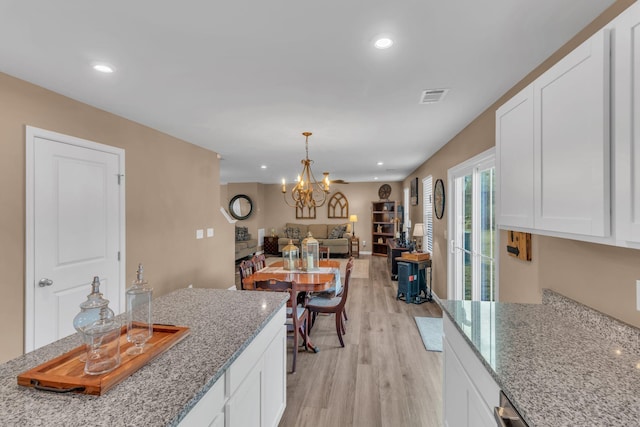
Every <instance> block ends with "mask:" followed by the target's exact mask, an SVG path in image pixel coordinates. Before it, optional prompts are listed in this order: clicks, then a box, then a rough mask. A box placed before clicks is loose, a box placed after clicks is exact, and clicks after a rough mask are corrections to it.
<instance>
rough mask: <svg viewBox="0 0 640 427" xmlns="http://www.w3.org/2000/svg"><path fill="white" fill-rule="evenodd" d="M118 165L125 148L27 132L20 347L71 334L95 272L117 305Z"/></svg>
mask: <svg viewBox="0 0 640 427" xmlns="http://www.w3.org/2000/svg"><path fill="white" fill-rule="evenodd" d="M123 169H124V150H121V149H117V148H114V147H109V146H105V145H102V144H97V143H93V142H90V141H85V140H79V139H77V138H73V137H68V136H65V135H60V134H55V133H52V132H48V131H43V130H41V129H35V128H28V129H27V244H26V247H27V272H26V275H25V276H26V296H27V298H26V307H25V314H26V319H25V350H26V351H30V350H33V349H36V348H38V347H41V346H43V345H45V344H48V343H50V342H52V341H55V340H57V339H59V338H62V337H64V336H67V335H69V334H71V333H73V332H75V330H74V328H73V318H74V316H75V315H76V314H77V313H78V312H79V304H80V303H81V302H82V301H84V300H85V299H86V296H87V295H88V294H89V292H90V284H91V281H92V278H93V276H99V277H100V282H101V287H100V290H101V292H102V293H103V294H104V296H105V298H107V299H108V300H109V301H110V304H109V306H110V307H111V308H112V309H113V311H114V312H115V313H120V312H121V311H122V310H123V308H124V304H123V298H124V273H123V272H124V265H121V263H120V261H119V260H120V259H123V260H124V251H123V248H124V197H123V196H124V189H123V186H121V185H120V182H121V181H122V180H121V177H122V172H123ZM122 264H124V261H123V262H122Z"/></svg>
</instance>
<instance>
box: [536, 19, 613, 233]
mask: <svg viewBox="0 0 640 427" xmlns="http://www.w3.org/2000/svg"><path fill="white" fill-rule="evenodd" d="M609 51H610V48H609V32H608V30H606V29H605V30H600V31H599V32H598V33H596V34H594V35H593V36H592V37H591V38H589V39H588V40H587V41H585V42H584V43H583V44H581V45H580V46H579V47H578V48H576V49H575V50H574V51H572V52H571V53H570V54H569V55H567V56H566V57H564V58H563V59H562V60H560V62H558V63H557V64H556V65H554V66H553V67H552V68H550V69H549V70H548V71H547V72H545V73H544V74H543V75H542V76H540V77H539V78H538V79H536V81H535V82H534V124H535V126H534V148H535V151H534V167H535V179H534V191H535V192H534V194H535V202H534V203H535V227H536V229H541V230H548V231H555V232H564V233H574V234H579V235H580V234H581V235H585V236H608V235H609V234H610V187H609V186H610V179H609V161H610V155H609V102H610V99H609V86H610V82H609Z"/></svg>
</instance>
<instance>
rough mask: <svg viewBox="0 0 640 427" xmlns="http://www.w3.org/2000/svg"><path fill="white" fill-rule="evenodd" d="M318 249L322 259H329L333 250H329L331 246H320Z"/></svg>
mask: <svg viewBox="0 0 640 427" xmlns="http://www.w3.org/2000/svg"><path fill="white" fill-rule="evenodd" d="M318 251H319V253H320V259H327V260H328V259H329V258H330V256H329V253H330V252H331V251H330V250H329V246H318Z"/></svg>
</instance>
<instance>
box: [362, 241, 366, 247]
mask: <svg viewBox="0 0 640 427" xmlns="http://www.w3.org/2000/svg"><path fill="white" fill-rule="evenodd" d="M362 247H363V248H366V247H367V241H366V240H363V241H362Z"/></svg>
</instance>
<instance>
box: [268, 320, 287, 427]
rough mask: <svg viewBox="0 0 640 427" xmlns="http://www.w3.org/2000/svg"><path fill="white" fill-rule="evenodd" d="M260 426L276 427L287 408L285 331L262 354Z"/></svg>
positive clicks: (282, 330)
mask: <svg viewBox="0 0 640 427" xmlns="http://www.w3.org/2000/svg"><path fill="white" fill-rule="evenodd" d="M263 375H264V387H263V389H262V402H263V405H262V406H263V411H262V425H263V426H265V427H277V425H278V423H279V422H280V419H281V418H282V414H284V409H285V407H286V406H287V330H286V326H285V327H284V328H282V329H281V332H280V333H279V334H278V335H277V336H276V337H275V338H274V339H273V341H272V342H271V344H270V345H269V348H267V351H266V352H265V354H264V374H263Z"/></svg>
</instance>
